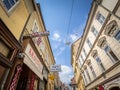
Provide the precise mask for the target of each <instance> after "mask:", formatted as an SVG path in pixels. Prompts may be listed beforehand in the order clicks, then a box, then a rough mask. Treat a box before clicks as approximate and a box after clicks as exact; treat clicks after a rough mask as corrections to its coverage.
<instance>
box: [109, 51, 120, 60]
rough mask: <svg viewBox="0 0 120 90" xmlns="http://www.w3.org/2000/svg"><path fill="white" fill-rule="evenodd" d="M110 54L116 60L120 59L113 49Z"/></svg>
mask: <svg viewBox="0 0 120 90" xmlns="http://www.w3.org/2000/svg"><path fill="white" fill-rule="evenodd" d="M110 55H111V56H112V58H114V60H115V61H118V60H119V59H118V58H117V57H116V55H115V54H114V53H113V52H112V51H110Z"/></svg>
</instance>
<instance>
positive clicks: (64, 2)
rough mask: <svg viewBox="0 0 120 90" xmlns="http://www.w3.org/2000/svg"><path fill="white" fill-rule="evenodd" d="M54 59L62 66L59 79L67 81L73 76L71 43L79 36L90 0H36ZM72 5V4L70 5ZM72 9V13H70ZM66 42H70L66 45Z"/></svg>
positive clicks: (86, 16)
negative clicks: (39, 6) (48, 33)
mask: <svg viewBox="0 0 120 90" xmlns="http://www.w3.org/2000/svg"><path fill="white" fill-rule="evenodd" d="M37 2H38V3H40V5H41V11H42V15H43V19H44V23H45V27H46V29H47V30H48V31H49V32H50V35H49V40H50V44H51V48H52V51H53V54H54V58H55V60H56V64H59V65H61V66H62V72H60V78H61V81H62V82H64V83H69V82H70V78H72V77H73V71H72V67H71V44H72V43H73V42H74V41H75V40H77V39H78V38H80V37H81V35H82V33H83V29H84V27H85V24H86V20H87V18H88V13H89V10H90V7H91V3H92V0H37ZM72 5H73V6H72ZM71 10H72V13H71ZM66 42H71V44H70V45H66Z"/></svg>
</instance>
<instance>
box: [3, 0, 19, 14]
mask: <svg viewBox="0 0 120 90" xmlns="http://www.w3.org/2000/svg"><path fill="white" fill-rule="evenodd" d="M4 1H5V0H2V1H1V4H2V5H3V7H4V8H5V10H6V11H7V12H8V13H10V12H11V11H12V10H13V9H14V8H15V7H16V6H17V5H18V4H19V3H20V0H12V1H13V2H14V4H13V5H12V4H11V3H10V0H8V1H9V4H11V7H10V8H9V9H8V8H7V6H6V5H5V3H4Z"/></svg>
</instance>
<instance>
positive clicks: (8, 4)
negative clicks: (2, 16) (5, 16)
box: [2, 0, 19, 11]
mask: <svg viewBox="0 0 120 90" xmlns="http://www.w3.org/2000/svg"><path fill="white" fill-rule="evenodd" d="M18 1H19V0H2V2H3V4H4V6H5V8H6V9H7V10H8V11H9V10H10V9H11V8H13V7H14V6H15V5H16V3H18Z"/></svg>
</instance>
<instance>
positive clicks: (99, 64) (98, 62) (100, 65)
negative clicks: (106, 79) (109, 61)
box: [96, 57, 105, 72]
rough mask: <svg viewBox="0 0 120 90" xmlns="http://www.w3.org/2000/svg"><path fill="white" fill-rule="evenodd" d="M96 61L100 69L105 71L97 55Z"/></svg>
mask: <svg viewBox="0 0 120 90" xmlns="http://www.w3.org/2000/svg"><path fill="white" fill-rule="evenodd" d="M96 62H97V64H98V66H99V67H100V69H101V71H102V72H104V71H105V67H104V66H103V64H102V62H101V60H100V58H99V57H96Z"/></svg>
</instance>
